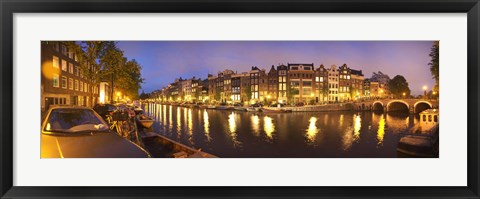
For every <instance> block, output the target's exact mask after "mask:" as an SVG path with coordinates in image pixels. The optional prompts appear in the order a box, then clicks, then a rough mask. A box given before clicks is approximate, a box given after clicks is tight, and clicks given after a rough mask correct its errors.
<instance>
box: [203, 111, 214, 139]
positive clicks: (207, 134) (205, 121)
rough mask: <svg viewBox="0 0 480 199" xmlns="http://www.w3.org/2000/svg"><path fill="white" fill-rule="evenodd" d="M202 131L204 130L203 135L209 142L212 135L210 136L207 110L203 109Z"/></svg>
mask: <svg viewBox="0 0 480 199" xmlns="http://www.w3.org/2000/svg"><path fill="white" fill-rule="evenodd" d="M203 131H204V132H205V137H207V141H208V142H210V141H211V140H212V137H210V120H208V112H207V110H204V111H203Z"/></svg>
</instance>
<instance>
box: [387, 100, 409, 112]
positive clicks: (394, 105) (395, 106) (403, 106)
mask: <svg viewBox="0 0 480 199" xmlns="http://www.w3.org/2000/svg"><path fill="white" fill-rule="evenodd" d="M386 109H387V111H388V112H393V111H398V112H407V113H408V112H409V111H410V105H409V104H408V103H407V102H405V101H403V100H392V101H389V102H388V104H387V108H386Z"/></svg>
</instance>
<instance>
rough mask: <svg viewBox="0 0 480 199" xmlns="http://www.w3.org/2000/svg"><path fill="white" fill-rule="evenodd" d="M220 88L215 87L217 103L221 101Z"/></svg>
mask: <svg viewBox="0 0 480 199" xmlns="http://www.w3.org/2000/svg"><path fill="white" fill-rule="evenodd" d="M220 94H221V93H220V88H218V87H215V101H220V97H221V96H220Z"/></svg>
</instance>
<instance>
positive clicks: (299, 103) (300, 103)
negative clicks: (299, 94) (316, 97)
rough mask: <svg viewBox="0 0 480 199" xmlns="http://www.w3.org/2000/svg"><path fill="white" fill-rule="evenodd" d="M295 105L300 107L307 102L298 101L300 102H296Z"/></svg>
mask: <svg viewBox="0 0 480 199" xmlns="http://www.w3.org/2000/svg"><path fill="white" fill-rule="evenodd" d="M295 106H298V107H300V106H305V104H304V103H303V102H298V103H296V104H295Z"/></svg>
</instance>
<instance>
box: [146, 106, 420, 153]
mask: <svg viewBox="0 0 480 199" xmlns="http://www.w3.org/2000/svg"><path fill="white" fill-rule="evenodd" d="M142 108H143V109H144V110H145V112H146V113H148V114H149V115H150V116H151V117H153V118H154V120H155V123H154V125H153V127H152V128H153V130H154V131H155V132H157V133H159V134H161V135H164V136H166V137H168V138H171V139H173V140H176V141H178V142H180V143H182V144H185V145H188V146H192V147H195V148H201V149H202V150H203V151H205V152H208V153H211V154H213V155H216V156H219V157H222V158H270V157H272V158H280V157H282V158H337V157H342V158H343V157H344V158H346V157H355V158H393V157H397V151H396V147H397V143H398V141H399V140H400V137H401V136H402V134H403V133H408V131H409V129H411V128H412V127H413V125H414V124H416V123H417V122H418V116H415V115H413V114H407V113H404V114H398V113H397V114H391V113H373V112H294V113H252V112H240V111H226V110H210V109H201V108H186V107H179V106H171V105H162V104H144V105H142Z"/></svg>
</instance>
